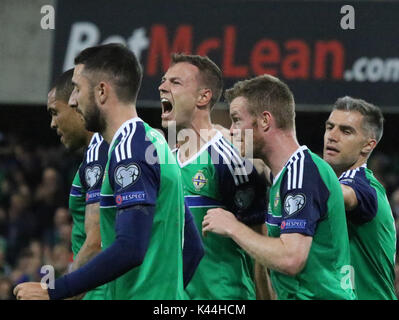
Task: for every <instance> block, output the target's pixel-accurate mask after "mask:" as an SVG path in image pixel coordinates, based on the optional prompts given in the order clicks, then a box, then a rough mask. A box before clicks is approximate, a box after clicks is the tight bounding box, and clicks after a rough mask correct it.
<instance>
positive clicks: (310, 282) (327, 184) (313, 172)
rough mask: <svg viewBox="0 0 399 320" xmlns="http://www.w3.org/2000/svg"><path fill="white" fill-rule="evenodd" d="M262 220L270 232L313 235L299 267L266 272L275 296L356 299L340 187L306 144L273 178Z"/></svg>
mask: <svg viewBox="0 0 399 320" xmlns="http://www.w3.org/2000/svg"><path fill="white" fill-rule="evenodd" d="M266 221H267V228H268V234H269V236H270V237H276V238H277V237H280V235H281V234H283V233H300V234H303V235H306V236H311V237H312V238H313V240H312V245H311V248H310V251H309V254H308V258H307V261H306V264H305V267H304V268H303V270H302V271H301V272H299V273H298V274H297V275H295V276H289V275H285V274H283V273H280V272H278V271H275V270H271V271H270V275H271V281H272V285H273V288H274V290H275V291H276V293H277V297H278V299H283V300H286V299H329V300H333V299H349V300H351V299H356V296H355V294H354V291H353V283H352V280H353V278H352V277H353V274H352V270H353V268H352V266H351V265H350V253H349V240H348V234H347V232H344V231H345V230H346V227H347V225H346V218H345V207H344V199H343V195H342V191H341V187H340V184H339V182H338V179H337V177H336V175H335V173H334V171H333V170H332V169H331V167H330V166H329V165H328V164H327V163H326V162H325V161H324V160H322V159H321V158H320V157H318V156H317V155H315V154H314V153H312V152H311V151H310V150H309V149H308V148H307V147H306V146H302V147H300V148H299V149H298V150H297V151H296V152H295V153H294V154H293V155H292V156H291V158H290V159H289V160H288V162H287V163H286V165H285V166H284V167H283V169H282V170H281V171H280V173H279V174H278V175H277V176H276V177H274V179H273V185H272V186H271V188H270V199H269V210H268V214H267V218H266Z"/></svg>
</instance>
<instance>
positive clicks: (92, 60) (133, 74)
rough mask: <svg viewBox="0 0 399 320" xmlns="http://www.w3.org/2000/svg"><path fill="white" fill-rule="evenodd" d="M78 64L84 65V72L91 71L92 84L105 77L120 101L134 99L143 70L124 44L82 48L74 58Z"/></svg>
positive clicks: (132, 100) (133, 100) (128, 101)
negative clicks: (113, 87)
mask: <svg viewBox="0 0 399 320" xmlns="http://www.w3.org/2000/svg"><path fill="white" fill-rule="evenodd" d="M78 64H83V65H84V69H83V70H84V72H88V73H91V72H92V73H93V77H89V79H90V80H92V81H91V82H92V84H93V85H94V82H95V81H101V80H100V78H101V77H107V80H109V81H111V82H112V83H113V85H114V86H115V92H116V94H117V97H118V99H119V100H120V101H122V102H126V103H130V102H135V101H136V99H137V95H138V92H139V89H140V86H141V81H142V78H143V72H142V69H141V66H140V63H139V62H138V60H137V58H136V56H135V55H134V53H133V52H132V51H130V50H129V49H128V48H127V47H125V46H124V45H121V44H117V43H110V44H105V45H99V46H96V47H90V48H87V49H84V50H83V51H82V52H81V53H79V55H78V56H77V57H76V58H75V65H78Z"/></svg>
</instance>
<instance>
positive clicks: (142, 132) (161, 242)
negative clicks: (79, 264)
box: [100, 118, 184, 300]
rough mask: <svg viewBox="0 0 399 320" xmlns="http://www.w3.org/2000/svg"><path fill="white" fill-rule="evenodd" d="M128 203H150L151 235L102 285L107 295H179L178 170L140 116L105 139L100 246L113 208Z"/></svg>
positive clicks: (111, 234) (111, 229)
mask: <svg viewBox="0 0 399 320" xmlns="http://www.w3.org/2000/svg"><path fill="white" fill-rule="evenodd" d="M133 205H154V206H155V214H154V220H153V224H152V229H151V239H150V242H149V245H148V249H147V252H146V254H145V257H144V261H143V263H142V264H141V265H140V266H137V267H134V268H132V269H131V270H129V271H127V272H126V273H125V274H123V275H122V276H120V277H118V278H117V279H115V280H113V281H111V282H109V283H107V284H106V286H107V293H106V294H107V295H106V297H107V299H112V300H132V299H135V300H136V299H137V300H159V299H162V300H176V299H183V298H184V289H183V258H182V247H183V227H184V197H183V189H182V185H181V174H180V170H179V167H178V166H177V163H176V160H175V158H174V157H173V155H172V153H171V151H170V149H169V147H168V144H167V142H166V140H165V139H164V138H163V136H162V135H161V134H160V133H159V132H157V131H156V130H154V129H152V128H151V127H150V126H149V125H148V124H146V123H144V122H143V121H142V120H141V119H140V118H134V119H130V120H128V121H126V122H125V123H124V124H123V125H122V126H121V127H120V128H119V130H118V131H117V132H116V133H115V135H114V138H113V140H112V143H111V144H110V150H109V155H108V163H107V167H106V172H105V175H104V181H103V184H102V188H101V201H100V206H101V208H100V212H101V214H100V228H101V240H102V246H103V249H106V248H108V247H110V245H111V244H112V243H113V242H114V240H115V236H116V233H115V220H116V213H117V211H118V210H119V209H123V208H127V207H130V206H133ZM115 263H117V262H115Z"/></svg>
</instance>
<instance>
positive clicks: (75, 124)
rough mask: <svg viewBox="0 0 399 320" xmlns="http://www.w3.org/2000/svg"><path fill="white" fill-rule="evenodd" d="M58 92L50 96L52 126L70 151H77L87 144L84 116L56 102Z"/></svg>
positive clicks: (61, 102)
mask: <svg viewBox="0 0 399 320" xmlns="http://www.w3.org/2000/svg"><path fill="white" fill-rule="evenodd" d="M55 94H56V90H55V89H53V90H51V91H50V92H49V94H48V100H47V111H48V112H49V113H50V115H51V123H50V126H51V128H52V129H54V130H57V134H58V135H59V136H60V137H61V142H62V143H63V144H64V145H65V147H66V148H68V149H69V150H76V149H79V148H81V147H83V146H84V145H85V143H86V129H85V127H84V121H83V118H82V116H81V115H80V114H79V113H78V112H77V111H76V110H75V109H73V108H71V107H70V106H69V105H68V103H66V102H64V101H61V100H56V96H55Z"/></svg>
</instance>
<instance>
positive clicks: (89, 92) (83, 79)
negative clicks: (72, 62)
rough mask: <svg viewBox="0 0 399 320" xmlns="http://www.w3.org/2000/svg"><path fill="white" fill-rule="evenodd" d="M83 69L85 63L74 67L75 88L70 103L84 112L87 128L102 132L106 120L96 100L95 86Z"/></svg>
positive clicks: (73, 79)
mask: <svg viewBox="0 0 399 320" xmlns="http://www.w3.org/2000/svg"><path fill="white" fill-rule="evenodd" d="M83 69H84V65H83V64H79V65H77V66H76V67H75V69H74V72H73V77H72V83H73V85H74V89H73V92H72V94H71V97H70V99H69V104H70V105H71V106H72V107H75V108H76V109H77V111H78V112H79V113H80V114H82V116H83V118H84V121H85V126H86V129H87V130H89V131H91V132H100V133H102V132H104V130H105V120H104V117H103V116H102V114H101V110H100V109H99V107H98V105H97V103H96V100H95V96H94V86H92V85H91V83H90V81H89V79H88V78H87V76H85V74H84V70H83Z"/></svg>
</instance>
